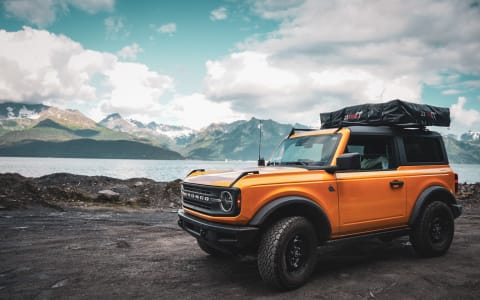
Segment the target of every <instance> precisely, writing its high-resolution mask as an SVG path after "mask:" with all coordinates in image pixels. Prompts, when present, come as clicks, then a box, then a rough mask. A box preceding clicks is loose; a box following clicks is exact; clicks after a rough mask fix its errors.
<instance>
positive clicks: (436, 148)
mask: <svg viewBox="0 0 480 300" xmlns="http://www.w3.org/2000/svg"><path fill="white" fill-rule="evenodd" d="M403 143H404V144H405V153H406V155H407V162H409V163H444V162H445V161H446V159H445V156H444V153H443V147H442V145H441V143H440V141H439V140H438V138H436V137H426V136H406V137H404V138H403Z"/></svg>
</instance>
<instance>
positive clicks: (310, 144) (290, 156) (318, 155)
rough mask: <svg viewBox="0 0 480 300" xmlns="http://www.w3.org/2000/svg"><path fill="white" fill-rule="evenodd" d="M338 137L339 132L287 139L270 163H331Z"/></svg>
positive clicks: (321, 164)
mask: <svg viewBox="0 0 480 300" xmlns="http://www.w3.org/2000/svg"><path fill="white" fill-rule="evenodd" d="M338 139H339V135H338V134H328V135H312V136H302V137H297V138H291V139H285V140H283V142H282V143H281V144H280V145H279V146H278V147H277V149H276V150H275V152H274V153H273V156H272V158H271V160H270V162H269V165H270V166H286V165H300V166H326V165H330V161H331V160H332V157H333V154H334V152H335V149H336V146H337V142H338Z"/></svg>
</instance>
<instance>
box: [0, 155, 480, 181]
mask: <svg viewBox="0 0 480 300" xmlns="http://www.w3.org/2000/svg"><path fill="white" fill-rule="evenodd" d="M256 164H257V162H256V161H201V160H137V159H84V158H44V157H0V173H9V172H10V173H19V174H21V175H23V176H26V177H39V176H43V175H47V174H52V173H59V172H65V173H72V174H79V175H89V176H94V175H97V176H109V177H115V178H120V179H127V178H134V177H146V178H150V179H153V180H156V181H171V180H175V179H178V178H184V177H185V176H186V175H187V174H188V173H189V172H190V171H191V170H194V169H207V170H208V169H217V170H218V169H240V168H249V167H255V166H256ZM451 166H452V168H453V170H454V171H455V172H456V173H458V175H459V181H460V182H461V183H463V182H467V183H474V182H480V165H463V164H452V165H451Z"/></svg>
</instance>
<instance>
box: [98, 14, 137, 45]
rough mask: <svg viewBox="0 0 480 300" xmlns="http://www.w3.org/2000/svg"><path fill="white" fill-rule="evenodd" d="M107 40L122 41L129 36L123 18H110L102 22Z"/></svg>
mask: <svg viewBox="0 0 480 300" xmlns="http://www.w3.org/2000/svg"><path fill="white" fill-rule="evenodd" d="M103 23H104V24H105V32H106V35H107V39H111V40H116V39H123V38H126V37H128V36H129V35H130V31H129V30H128V28H127V26H126V25H125V23H126V22H125V18H123V17H115V16H111V17H108V18H106V19H105V20H104V22H103Z"/></svg>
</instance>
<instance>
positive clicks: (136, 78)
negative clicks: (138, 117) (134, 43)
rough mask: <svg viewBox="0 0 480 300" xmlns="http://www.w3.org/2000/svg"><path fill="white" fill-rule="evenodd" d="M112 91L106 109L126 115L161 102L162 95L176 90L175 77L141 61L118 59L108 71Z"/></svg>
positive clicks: (148, 109) (149, 108)
mask: <svg viewBox="0 0 480 300" xmlns="http://www.w3.org/2000/svg"><path fill="white" fill-rule="evenodd" d="M105 74H106V76H107V77H108V82H109V84H110V85H111V91H110V92H109V93H108V94H107V95H106V98H107V99H108V104H105V106H104V107H105V109H106V110H108V111H115V112H119V113H122V114H125V115H130V114H134V113H141V112H146V113H147V114H148V113H149V112H151V110H153V109H155V107H156V106H157V105H159V104H160V97H161V96H162V95H164V94H165V92H167V91H170V90H173V79H172V78H171V77H169V76H166V75H161V74H158V73H157V72H154V71H151V70H149V69H148V67H147V66H145V65H142V64H138V63H124V62H117V63H116V64H115V65H114V66H113V68H111V69H109V70H107V71H106V72H105Z"/></svg>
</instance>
